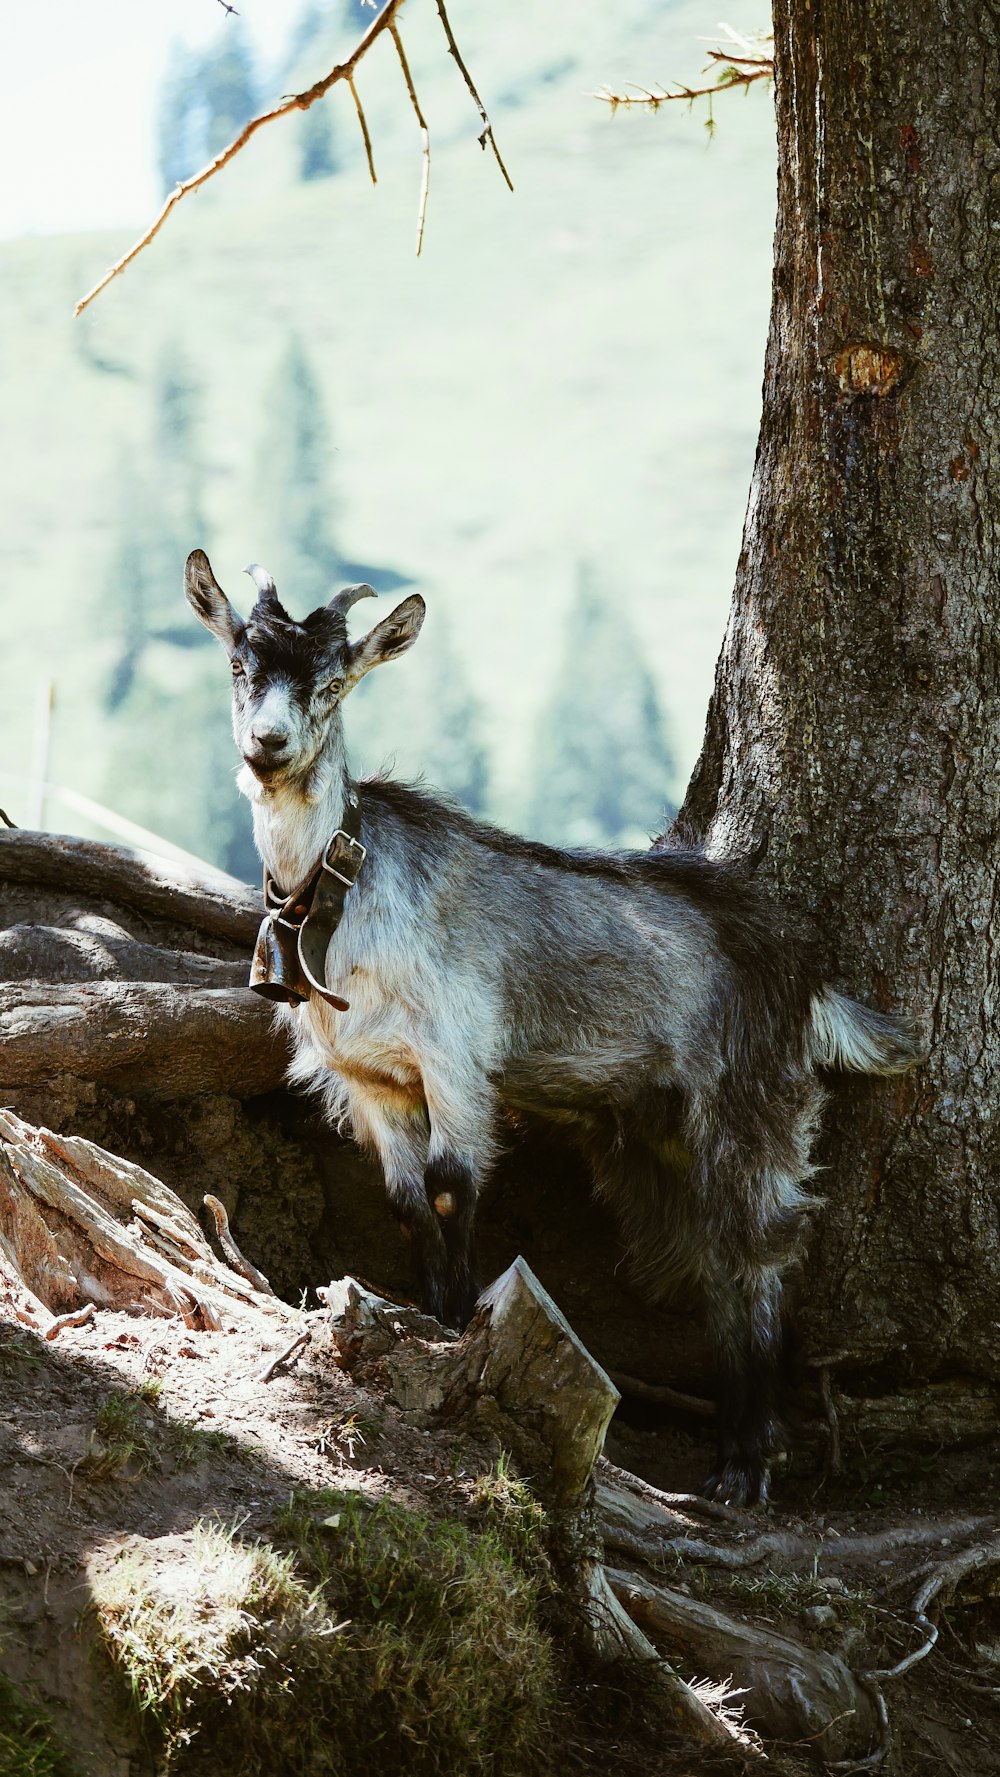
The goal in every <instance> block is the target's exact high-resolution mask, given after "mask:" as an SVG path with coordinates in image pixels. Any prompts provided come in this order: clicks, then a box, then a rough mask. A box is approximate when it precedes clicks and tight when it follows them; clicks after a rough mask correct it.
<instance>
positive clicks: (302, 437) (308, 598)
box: [253, 337, 340, 609]
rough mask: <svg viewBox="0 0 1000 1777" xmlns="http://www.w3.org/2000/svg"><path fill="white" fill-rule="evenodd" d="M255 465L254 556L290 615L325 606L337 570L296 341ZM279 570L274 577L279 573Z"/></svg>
mask: <svg viewBox="0 0 1000 1777" xmlns="http://www.w3.org/2000/svg"><path fill="white" fill-rule="evenodd" d="M262 411H263V412H264V413H265V414H266V416H267V419H266V430H265V433H264V435H263V437H262V439H261V441H260V446H259V450H258V465H257V476H256V481H257V499H256V503H255V509H256V512H257V515H258V532H259V534H258V536H257V537H256V538H255V539H254V544H253V553H254V555H255V557H256V558H257V559H258V560H260V561H263V562H267V563H268V565H269V566H271V565H272V564H273V569H272V571H273V572H274V574H275V576H276V577H277V578H278V580H279V585H284V586H286V587H287V588H288V591H289V596H290V597H291V598H292V599H293V600H294V603H295V608H296V609H299V608H304V609H308V608H309V606H310V605H318V604H320V603H321V602H322V601H323V600H324V599H328V598H329V597H330V596H331V593H332V591H333V590H334V582H335V581H336V579H337V576H338V572H339V568H340V551H339V550H338V548H337V546H336V544H335V542H334V537H333V518H334V513H335V510H336V508H335V502H334V497H333V491H332V481H333V476H332V468H331V460H330V459H331V453H330V442H329V430H328V427H327V421H326V412H325V408H324V403H323V396H322V392H321V390H320V386H319V382H318V380H317V377H316V374H315V371H314V370H313V367H312V364H311V362H310V360H309V357H308V355H307V353H306V350H305V347H304V346H303V345H302V342H301V341H300V340H299V339H297V338H295V337H291V338H290V339H289V341H288V344H287V346H286V348H285V350H284V352H283V353H282V356H281V359H280V362H279V363H278V366H277V369H276V371H275V374H274V377H273V378H272V381H271V385H270V388H269V391H268V394H267V397H266V399H265V401H264V404H263V410H262ZM279 569H280V573H279Z"/></svg>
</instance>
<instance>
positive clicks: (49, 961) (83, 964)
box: [0, 915, 249, 987]
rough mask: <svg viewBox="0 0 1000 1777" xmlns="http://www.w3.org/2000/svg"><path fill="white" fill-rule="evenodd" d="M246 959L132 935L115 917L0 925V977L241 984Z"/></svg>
mask: <svg viewBox="0 0 1000 1777" xmlns="http://www.w3.org/2000/svg"><path fill="white" fill-rule="evenodd" d="M248 971H249V963H248V961H239V962H223V961H221V960H220V959H219V958H217V957H214V956H199V955H198V953H197V952H196V951H193V950H172V949H167V948H165V947H163V946H161V945H158V944H145V943H143V942H141V940H139V939H138V938H133V937H132V935H131V933H130V932H127V931H126V930H125V928H124V926H120V925H118V924H116V923H115V921H114V920H110V919H101V918H98V917H96V916H94V915H81V918H80V921H79V923H78V924H76V925H74V926H72V927H67V926H63V925H41V924H39V925H35V924H32V925H26V924H18V925H10V926H8V927H7V928H6V930H5V931H0V981H5V982H15V981H22V982H38V981H57V982H65V981H170V982H176V983H186V984H187V985H189V986H197V987H245V986H246V983H247V974H248Z"/></svg>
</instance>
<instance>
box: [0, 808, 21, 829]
mask: <svg viewBox="0 0 1000 1777" xmlns="http://www.w3.org/2000/svg"><path fill="white" fill-rule="evenodd" d="M0 821H3V824H4V826H5V827H9V828H10V830H11V832H12V833H16V832H17V822H16V821H12V820H11V818H10V815H9V814H8V813H7V810H6V809H5V808H0Z"/></svg>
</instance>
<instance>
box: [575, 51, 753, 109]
mask: <svg viewBox="0 0 1000 1777" xmlns="http://www.w3.org/2000/svg"><path fill="white" fill-rule="evenodd" d="M708 59H709V62H714V63H716V64H721V66H722V72H721V74H719V75H718V76H717V77H716V79H715V80H714V81H713V83H712V85H711V86H678V87H677V89H676V91H674V92H670V91H669V90H668V89H667V88H666V87H663V86H661V87H659V88H658V90H657V91H655V92H654V91H653V90H652V88H651V87H648V86H636V89H635V95H634V96H633V94H631V93H621V92H614V91H613V90H612V88H611V87H609V86H602V87H601V88H600V90H599V91H598V92H596V93H594V95H593V97H594V98H595V99H600V100H601V101H602V103H603V104H605V105H610V106H611V109H612V111H617V109H618V107H619V105H625V106H628V105H647V106H648V107H649V108H650V109H651V110H653V111H658V110H659V108H660V106H661V105H670V104H673V103H674V102H675V101H676V100H678V99H682V100H683V101H684V103H685V104H688V105H690V104H691V103H692V101H693V100H694V99H713V98H714V97H715V95H716V94H717V93H724V92H728V91H729V89H730V87H734V86H742V87H748V86H752V85H753V83H754V81H755V80H773V79H774V58H773V56H763V55H762V56H731V55H728V54H727V52H726V51H725V50H724V49H710V50H709V52H708ZM632 84H633V83H632V82H631V81H629V85H630V86H631V85H632Z"/></svg>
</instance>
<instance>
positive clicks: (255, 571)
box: [243, 561, 278, 604]
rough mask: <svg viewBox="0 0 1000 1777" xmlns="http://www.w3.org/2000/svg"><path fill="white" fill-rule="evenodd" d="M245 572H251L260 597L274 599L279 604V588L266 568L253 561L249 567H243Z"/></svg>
mask: <svg viewBox="0 0 1000 1777" xmlns="http://www.w3.org/2000/svg"><path fill="white" fill-rule="evenodd" d="M243 572H244V574H249V576H250V578H251V580H252V581H253V583H254V585H255V586H256V588H257V597H258V598H262V599H267V600H272V601H273V602H274V603H275V604H277V601H278V588H277V587H276V586H275V584H274V581H273V580H272V579H271V576H270V574H269V573H268V571H267V569H266V568H262V567H260V566H259V565H258V563H257V562H255V561H252V562H251V563H250V566H249V567H248V568H244V569H243Z"/></svg>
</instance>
